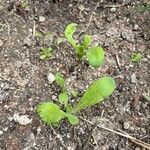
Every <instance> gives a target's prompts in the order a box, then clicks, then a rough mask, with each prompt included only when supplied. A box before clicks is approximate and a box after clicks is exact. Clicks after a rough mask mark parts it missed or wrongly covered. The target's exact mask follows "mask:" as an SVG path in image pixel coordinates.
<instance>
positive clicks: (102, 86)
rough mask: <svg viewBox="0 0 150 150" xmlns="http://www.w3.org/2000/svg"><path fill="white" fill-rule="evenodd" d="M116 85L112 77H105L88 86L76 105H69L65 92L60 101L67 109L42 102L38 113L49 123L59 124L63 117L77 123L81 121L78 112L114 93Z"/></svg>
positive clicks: (38, 107) (73, 123)
mask: <svg viewBox="0 0 150 150" xmlns="http://www.w3.org/2000/svg"><path fill="white" fill-rule="evenodd" d="M115 87H116V85H115V81H114V80H113V79H112V78H111V77H103V78H100V79H98V80H96V81H94V82H93V83H92V84H91V85H90V86H89V87H88V89H87V90H86V92H85V93H84V94H83V96H82V97H81V99H80V100H79V102H78V103H77V104H75V106H74V107H71V106H69V105H68V98H66V95H65V94H64V95H63V96H62V97H63V100H62V98H61V99H60V98H59V102H60V104H64V106H65V110H62V109H61V107H60V106H58V105H56V104H54V103H52V102H42V103H41V104H39V105H38V106H37V113H38V114H39V116H40V118H41V119H42V120H43V121H44V122H45V123H47V124H52V125H58V124H59V122H60V121H61V120H62V119H64V118H67V119H68V121H69V122H70V123H71V124H72V125H75V124H78V123H79V119H78V117H77V116H76V113H77V112H79V111H81V110H82V109H85V108H87V107H90V106H93V105H95V104H97V103H100V102H102V101H104V99H106V98H108V97H109V96H110V95H111V94H112V93H113V91H114V89H115Z"/></svg>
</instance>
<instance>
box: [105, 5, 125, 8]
mask: <svg viewBox="0 0 150 150" xmlns="http://www.w3.org/2000/svg"><path fill="white" fill-rule="evenodd" d="M124 5H125V4H122V5H104V6H103V7H104V8H112V7H114V8H117V7H121V6H124Z"/></svg>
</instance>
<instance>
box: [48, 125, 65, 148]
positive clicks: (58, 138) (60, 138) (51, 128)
mask: <svg viewBox="0 0 150 150" xmlns="http://www.w3.org/2000/svg"><path fill="white" fill-rule="evenodd" d="M50 127H51V129H52V130H53V133H54V134H55V135H56V138H57V139H59V141H60V143H61V144H62V146H63V147H64V148H65V149H68V148H67V147H66V145H65V144H64V143H63V142H62V141H61V139H63V138H62V136H61V135H60V134H59V136H60V137H58V134H57V132H56V131H55V129H54V128H53V127H52V126H50Z"/></svg>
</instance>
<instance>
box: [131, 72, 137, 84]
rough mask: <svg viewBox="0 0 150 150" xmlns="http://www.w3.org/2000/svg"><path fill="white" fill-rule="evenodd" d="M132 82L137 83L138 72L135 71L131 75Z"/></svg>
mask: <svg viewBox="0 0 150 150" xmlns="http://www.w3.org/2000/svg"><path fill="white" fill-rule="evenodd" d="M131 83H137V78H136V74H135V73H133V74H132V75H131Z"/></svg>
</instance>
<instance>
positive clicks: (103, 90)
mask: <svg viewBox="0 0 150 150" xmlns="http://www.w3.org/2000/svg"><path fill="white" fill-rule="evenodd" d="M115 88H116V85H115V81H114V79H113V78H111V77H103V78H100V79H98V80H96V81H94V82H93V83H92V84H91V85H90V86H89V88H88V89H87V90H86V92H85V93H84V94H83V96H82V98H81V99H80V100H79V102H78V103H77V104H76V105H75V107H74V108H73V112H78V111H80V110H82V109H84V108H86V107H89V106H93V105H95V104H97V103H99V102H102V101H103V100H104V99H105V98H108V97H109V96H110V95H111V94H112V93H113V91H114V89H115Z"/></svg>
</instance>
